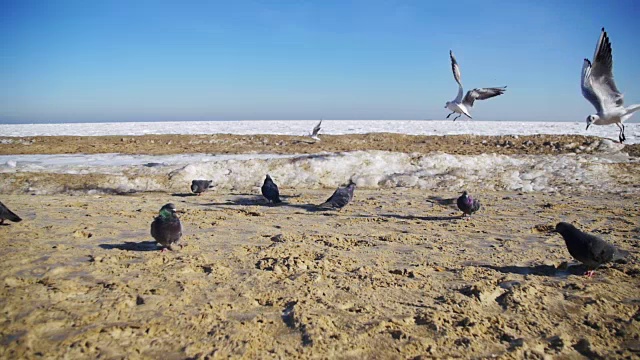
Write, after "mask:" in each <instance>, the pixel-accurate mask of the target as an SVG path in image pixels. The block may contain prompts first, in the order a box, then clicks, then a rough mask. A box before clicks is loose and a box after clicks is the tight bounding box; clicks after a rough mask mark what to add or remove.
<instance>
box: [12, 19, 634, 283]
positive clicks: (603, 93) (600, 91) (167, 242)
mask: <svg viewBox="0 0 640 360" xmlns="http://www.w3.org/2000/svg"><path fill="white" fill-rule="evenodd" d="M449 56H450V58H451V68H452V71H453V77H454V79H455V81H456V82H457V83H458V94H457V96H456V98H455V99H454V100H452V101H448V102H447V103H446V105H445V108H447V109H449V110H450V111H451V113H450V114H449V115H448V116H447V118H449V117H450V116H451V115H453V114H458V115H457V116H456V117H455V118H454V119H453V120H454V121H455V120H456V119H458V118H459V117H460V116H462V115H464V116H466V117H468V118H469V119H472V117H471V115H470V114H469V111H470V109H471V108H472V106H473V104H474V102H475V101H476V100H486V99H490V98H492V97H495V96H499V95H502V94H504V92H505V91H506V86H504V87H492V88H475V89H473V90H469V91H467V93H466V95H464V97H463V93H464V91H463V86H462V80H461V75H460V67H459V65H458V62H457V60H456V58H455V56H454V54H453V52H450V53H449ZM612 68H613V60H612V55H611V43H610V41H609V37H608V35H607V33H606V32H605V30H604V28H602V32H601V34H600V38H599V39H598V43H597V46H596V50H595V53H594V56H593V61H589V60H588V59H584V64H583V67H582V76H581V88H582V94H583V96H584V97H585V98H586V99H587V100H588V101H589V102H590V103H591V104H592V105H593V106H594V107H595V109H596V111H597V113H596V114H593V115H589V116H588V117H587V129H588V128H589V126H591V125H608V124H616V125H617V126H618V128H619V129H620V132H619V135H618V137H619V140H620V142H623V141H624V140H625V134H624V129H625V127H624V121H626V120H627V119H629V118H630V117H631V116H632V114H633V113H634V112H635V111H638V110H640V105H631V106H629V107H626V108H625V107H624V105H623V95H622V93H621V92H620V91H619V90H618V88H617V87H616V85H615V82H614V79H613V70H612ZM321 124H322V120H320V122H319V123H318V124H317V125H316V126H315V127H314V128H313V131H312V132H311V133H310V134H309V136H310V137H311V138H313V139H314V140H316V141H319V140H320V138H319V136H318V135H319V132H320V130H321ZM211 187H212V181H210V180H193V181H192V184H191V191H192V192H193V193H195V194H197V195H201V194H203V193H204V192H206V191H207V190H208V189H210V188H211ZM355 188H356V184H355V182H353V181H352V180H349V183H348V184H347V185H345V186H342V187H338V188H337V189H336V190H335V191H334V192H333V194H332V195H331V196H330V197H329V198H328V199H327V200H326V201H325V202H323V203H322V204H320V205H318V208H319V209H337V210H341V209H342V208H344V207H345V206H346V205H347V204H349V202H351V201H352V200H353V195H354V191H355ZM261 191H262V195H263V196H264V198H265V199H266V200H267V201H268V203H270V204H274V205H276V204H280V203H282V200H281V199H280V191H279V189H278V186H277V185H276V183H275V182H274V181H273V179H272V178H271V176H269V175H268V174H267V175H266V177H265V179H264V183H263V185H262V187H261ZM456 204H457V207H458V209H460V211H462V217H467V218H468V217H470V216H471V215H472V214H473V213H475V212H477V211H478V210H480V207H481V206H480V202H479V201H478V200H477V199H474V198H473V197H472V196H471V195H469V193H468V192H467V191H464V192H463V193H462V195H461V196H460V197H459V198H458V199H457V202H456ZM177 213H178V211H177V209H176V206H175V205H174V204H172V203H168V204H166V205H164V206H162V208H161V209H160V211H159V214H158V216H156V217H155V219H154V220H153V222H152V223H151V236H152V237H153V238H154V239H155V240H156V242H157V243H158V244H159V245H160V246H161V247H162V251H163V252H164V251H166V249H170V250H173V249H172V247H173V246H176V245H177V246H180V247H182V246H183V244H181V243H180V239H181V237H182V230H183V229H182V224H181V222H180V218H179V217H178V214H177ZM4 220H9V221H12V222H20V221H21V220H22V219H21V218H20V217H19V216H18V215H16V214H15V213H13V212H12V211H11V210H9V209H8V208H7V207H6V206H5V205H4V204H2V203H1V202H0V225H3V224H4ZM555 231H556V232H557V233H559V234H560V235H562V237H563V239H564V241H565V244H566V246H567V249H568V251H569V253H570V254H571V256H573V258H575V259H576V260H578V261H579V262H581V263H583V264H584V265H585V266H586V267H587V269H588V271H587V272H586V274H585V275H587V276H589V277H591V276H593V275H594V271H595V269H596V268H598V267H599V266H600V265H602V264H605V263H608V262H612V261H617V260H621V259H622V258H624V257H626V256H627V255H629V253H628V252H627V251H624V250H620V249H617V248H616V247H615V246H613V245H612V244H610V243H608V242H606V241H604V240H603V239H601V238H599V237H597V236H594V235H591V234H587V233H584V232H582V231H580V230H579V229H577V228H576V227H575V226H573V225H571V224H569V223H565V222H560V223H558V224H557V225H556V227H555Z"/></svg>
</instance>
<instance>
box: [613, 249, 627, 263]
mask: <svg viewBox="0 0 640 360" xmlns="http://www.w3.org/2000/svg"><path fill="white" fill-rule="evenodd" d="M627 256H629V252H628V251H626V250H620V249H616V252H615V253H613V261H617V260H622V259H624V258H626V257H627Z"/></svg>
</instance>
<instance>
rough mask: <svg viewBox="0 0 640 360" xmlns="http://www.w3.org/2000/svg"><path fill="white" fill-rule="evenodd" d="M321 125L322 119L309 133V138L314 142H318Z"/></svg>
mask: <svg viewBox="0 0 640 360" xmlns="http://www.w3.org/2000/svg"><path fill="white" fill-rule="evenodd" d="M321 124H322V119H320V122H319V123H318V125H316V126H315V127H314V128H313V130H312V131H311V134H309V137H310V138H312V139H313V140H315V141H320V138H319V137H318V133H319V132H320V125H321Z"/></svg>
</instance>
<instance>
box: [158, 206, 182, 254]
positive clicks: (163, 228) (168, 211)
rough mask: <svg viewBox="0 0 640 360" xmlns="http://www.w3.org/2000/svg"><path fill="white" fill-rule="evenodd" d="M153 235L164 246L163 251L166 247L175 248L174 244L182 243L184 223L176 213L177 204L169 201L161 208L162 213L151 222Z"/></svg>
mask: <svg viewBox="0 0 640 360" xmlns="http://www.w3.org/2000/svg"><path fill="white" fill-rule="evenodd" d="M151 236H153V238H154V239H156V241H157V242H158V244H160V245H161V246H162V251H165V250H166V248H169V250H173V249H172V248H171V246H172V245H180V247H182V245H181V244H179V241H180V237H182V224H181V223H180V219H178V215H177V214H176V206H175V205H173V204H171V203H169V204H166V205H164V206H163V207H162V208H161V209H160V213H159V214H158V216H156V218H155V219H154V220H153V222H152V223H151Z"/></svg>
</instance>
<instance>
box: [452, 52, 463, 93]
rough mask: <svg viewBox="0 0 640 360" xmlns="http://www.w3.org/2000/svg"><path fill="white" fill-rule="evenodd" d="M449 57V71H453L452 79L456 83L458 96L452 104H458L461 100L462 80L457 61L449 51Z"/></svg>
mask: <svg viewBox="0 0 640 360" xmlns="http://www.w3.org/2000/svg"><path fill="white" fill-rule="evenodd" d="M449 57H450V58H451V71H453V78H454V79H455V80H456V82H457V83H458V96H456V99H455V100H454V102H457V103H459V102H460V101H461V100H462V93H463V90H462V79H461V76H460V66H459V65H458V61H456V57H455V56H454V55H453V51H451V50H449Z"/></svg>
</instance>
